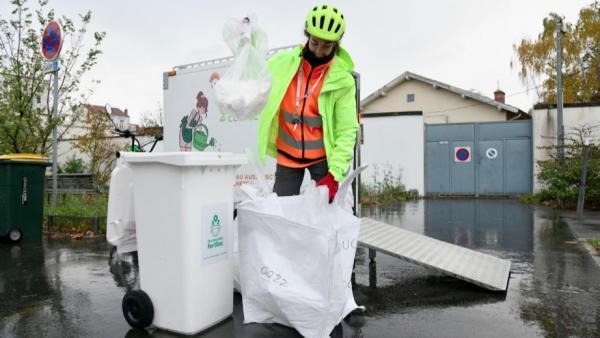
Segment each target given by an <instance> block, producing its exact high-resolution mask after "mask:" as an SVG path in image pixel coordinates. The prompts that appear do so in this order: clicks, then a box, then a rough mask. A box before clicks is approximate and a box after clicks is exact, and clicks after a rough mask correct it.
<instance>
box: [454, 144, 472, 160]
mask: <svg viewBox="0 0 600 338" xmlns="http://www.w3.org/2000/svg"><path fill="white" fill-rule="evenodd" d="M454 162H459V163H466V162H471V147H454Z"/></svg>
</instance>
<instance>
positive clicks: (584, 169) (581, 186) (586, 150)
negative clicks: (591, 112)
mask: <svg viewBox="0 0 600 338" xmlns="http://www.w3.org/2000/svg"><path fill="white" fill-rule="evenodd" d="M589 153H590V141H589V139H587V138H586V139H585V140H584V141H583V155H582V156H581V157H582V158H581V177H580V178H579V197H578V198H577V219H579V221H580V222H581V221H583V207H584V205H585V178H586V176H587V167H588V158H589Z"/></svg>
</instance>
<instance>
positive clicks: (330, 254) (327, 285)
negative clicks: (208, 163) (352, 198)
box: [238, 167, 364, 337]
mask: <svg viewBox="0 0 600 338" xmlns="http://www.w3.org/2000/svg"><path fill="white" fill-rule="evenodd" d="M363 169H364V167H361V168H360V169H359V170H357V171H356V172H355V173H354V174H352V175H350V176H349V178H348V180H346V181H345V182H344V183H343V184H342V186H341V187H340V191H339V194H338V195H339V196H340V198H336V200H335V201H334V202H333V203H332V204H329V203H328V201H327V200H328V193H327V189H326V188H325V187H318V188H317V187H315V186H314V183H313V185H312V186H309V187H307V188H306V189H305V191H304V192H303V194H302V195H298V196H289V197H277V196H276V195H270V196H267V197H265V198H261V199H256V200H249V201H246V202H243V203H241V204H240V205H239V206H238V222H239V229H238V241H239V244H238V245H239V266H240V284H241V289H242V290H241V291H242V299H243V304H244V320H245V323H253V322H254V323H279V324H283V325H287V326H292V327H294V328H295V329H296V330H298V332H300V334H302V335H303V336H305V337H327V336H329V334H330V333H331V331H332V330H333V328H334V327H335V326H336V325H337V324H338V323H340V322H341V321H342V319H343V318H344V317H345V316H346V315H348V314H349V313H350V312H352V310H354V309H356V308H357V307H358V306H357V305H356V303H355V301H354V297H353V295H352V287H351V283H350V278H351V275H352V268H353V263H354V256H355V254H356V245H357V242H358V234H359V230H360V219H358V218H357V217H355V216H354V215H352V213H351V212H350V211H348V210H347V209H345V208H343V207H342V206H341V204H342V203H343V200H344V198H345V196H346V191H347V190H348V188H349V186H350V182H351V181H352V179H353V178H354V177H355V175H357V174H358V173H359V172H360V171H362V170H363Z"/></svg>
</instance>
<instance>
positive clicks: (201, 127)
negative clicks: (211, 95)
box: [179, 91, 216, 151]
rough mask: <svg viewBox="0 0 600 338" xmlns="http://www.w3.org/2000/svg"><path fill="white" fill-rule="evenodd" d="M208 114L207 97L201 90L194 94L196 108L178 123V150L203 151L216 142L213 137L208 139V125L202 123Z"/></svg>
mask: <svg viewBox="0 0 600 338" xmlns="http://www.w3.org/2000/svg"><path fill="white" fill-rule="evenodd" d="M207 115H208V99H207V98H206V96H204V93H203V92H202V91H199V92H198V94H197V95H196V108H194V109H192V111H191V112H190V114H189V115H185V116H183V118H182V119H181V124H180V125H179V150H181V151H192V147H194V149H196V150H198V151H204V150H205V149H206V148H208V147H213V146H214V145H215V144H216V140H215V139H214V138H212V137H211V138H210V139H209V134H208V127H207V126H206V125H205V124H204V123H203V121H204V119H206V116H207Z"/></svg>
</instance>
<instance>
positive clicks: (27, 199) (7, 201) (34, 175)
mask: <svg viewBox="0 0 600 338" xmlns="http://www.w3.org/2000/svg"><path fill="white" fill-rule="evenodd" d="M49 165H50V163H49V162H48V160H47V159H46V158H45V157H43V156H41V155H37V154H9V155H2V156H0V236H2V237H4V238H6V239H8V240H9V241H11V242H18V241H20V240H21V239H28V240H29V239H33V240H35V239H38V240H39V239H41V237H42V222H43V211H44V173H45V172H46V167H47V166H49Z"/></svg>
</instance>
